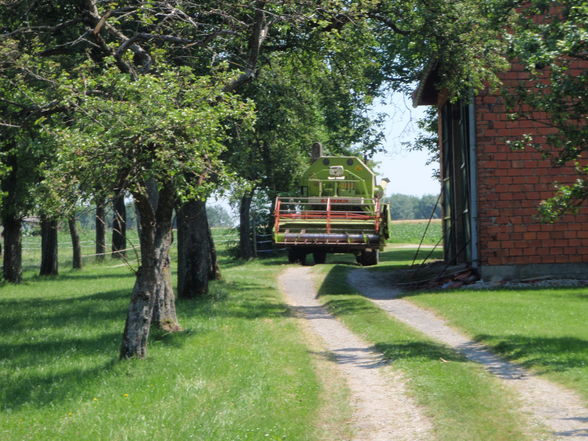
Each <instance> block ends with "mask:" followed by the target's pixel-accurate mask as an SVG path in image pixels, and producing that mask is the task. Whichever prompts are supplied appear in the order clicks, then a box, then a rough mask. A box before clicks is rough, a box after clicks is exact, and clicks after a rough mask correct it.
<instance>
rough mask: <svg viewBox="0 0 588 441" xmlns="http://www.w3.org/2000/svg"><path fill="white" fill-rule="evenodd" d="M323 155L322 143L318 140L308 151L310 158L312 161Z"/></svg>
mask: <svg viewBox="0 0 588 441" xmlns="http://www.w3.org/2000/svg"><path fill="white" fill-rule="evenodd" d="M321 156H323V145H322V144H321V143H320V142H315V143H314V144H313V145H312V149H311V151H310V159H311V160H312V162H314V161H316V160H317V159H318V158H320V157H321Z"/></svg>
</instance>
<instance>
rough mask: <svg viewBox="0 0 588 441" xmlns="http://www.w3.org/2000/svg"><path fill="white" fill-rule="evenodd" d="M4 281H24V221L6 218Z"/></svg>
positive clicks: (10, 217)
mask: <svg viewBox="0 0 588 441" xmlns="http://www.w3.org/2000/svg"><path fill="white" fill-rule="evenodd" d="M2 226H3V228H4V231H3V232H2V235H3V236H4V262H3V268H2V269H3V274H4V280H6V281H7V282H11V283H20V282H21V281H22V219H20V218H18V217H13V216H4V218H3V219H2Z"/></svg>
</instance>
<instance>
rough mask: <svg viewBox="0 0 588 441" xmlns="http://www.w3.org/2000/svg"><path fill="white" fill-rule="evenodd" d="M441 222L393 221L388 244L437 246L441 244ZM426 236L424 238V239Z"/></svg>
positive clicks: (434, 220) (437, 220)
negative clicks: (421, 243)
mask: <svg viewBox="0 0 588 441" xmlns="http://www.w3.org/2000/svg"><path fill="white" fill-rule="evenodd" d="M441 235H442V233H441V220H440V219H433V221H431V223H430V224H428V221H426V220H411V221H392V223H391V224H390V238H389V239H388V243H402V244H419V243H420V242H421V240H422V241H423V244H426V245H436V244H439V243H440V242H441ZM423 236H424V237H423Z"/></svg>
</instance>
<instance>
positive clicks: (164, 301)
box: [153, 242, 182, 332]
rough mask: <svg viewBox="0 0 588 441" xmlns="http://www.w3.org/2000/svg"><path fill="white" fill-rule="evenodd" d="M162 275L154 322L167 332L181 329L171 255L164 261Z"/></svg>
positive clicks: (156, 299) (154, 311)
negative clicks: (173, 283)
mask: <svg viewBox="0 0 588 441" xmlns="http://www.w3.org/2000/svg"><path fill="white" fill-rule="evenodd" d="M170 244H171V242H170ZM162 277H163V280H162V283H161V286H160V289H159V291H158V295H157V296H156V298H155V305H154V310H153V323H154V324H156V325H157V326H158V327H159V328H160V329H163V330H164V331H166V332H177V331H181V330H182V328H181V327H180V324H179V323H178V316H177V314H176V298H175V295H174V289H173V286H172V275H171V268H170V259H169V256H168V259H167V262H165V263H164V266H163V269H162Z"/></svg>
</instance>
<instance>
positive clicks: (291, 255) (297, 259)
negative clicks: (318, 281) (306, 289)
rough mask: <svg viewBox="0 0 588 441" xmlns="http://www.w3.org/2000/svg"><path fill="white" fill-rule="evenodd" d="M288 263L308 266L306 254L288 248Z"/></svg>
mask: <svg viewBox="0 0 588 441" xmlns="http://www.w3.org/2000/svg"><path fill="white" fill-rule="evenodd" d="M288 262H289V263H300V264H302V265H305V264H306V253H305V252H302V251H301V250H299V249H295V248H288Z"/></svg>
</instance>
